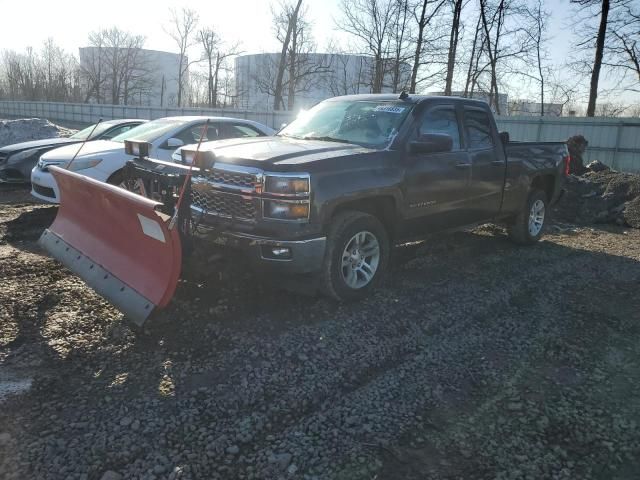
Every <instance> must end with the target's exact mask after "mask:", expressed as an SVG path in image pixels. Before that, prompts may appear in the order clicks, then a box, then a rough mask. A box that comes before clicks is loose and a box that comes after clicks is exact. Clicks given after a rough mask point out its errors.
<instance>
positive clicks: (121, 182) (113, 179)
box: [107, 169, 146, 196]
mask: <svg viewBox="0 0 640 480" xmlns="http://www.w3.org/2000/svg"><path fill="white" fill-rule="evenodd" d="M107 183H109V184H111V185H115V186H116V187H120V188H124V189H125V190H129V191H130V192H133V193H137V194H138V195H142V191H141V190H136V188H135V186H134V185H135V181H134V180H131V179H127V178H126V177H125V174H124V170H123V169H120V170H116V171H115V172H113V173H112V174H111V176H110V177H109V178H108V179H107ZM145 196H146V195H145Z"/></svg>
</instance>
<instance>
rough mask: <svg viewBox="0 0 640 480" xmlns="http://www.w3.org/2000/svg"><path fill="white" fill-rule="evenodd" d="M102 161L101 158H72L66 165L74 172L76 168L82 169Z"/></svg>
mask: <svg viewBox="0 0 640 480" xmlns="http://www.w3.org/2000/svg"><path fill="white" fill-rule="evenodd" d="M101 161H102V159H101V158H91V159H83V160H74V161H73V162H72V163H71V165H70V166H69V167H68V168H69V170H71V171H72V172H76V171H78V170H84V169H86V168H91V167H95V166H96V165H98V164H99V163H100V162H101Z"/></svg>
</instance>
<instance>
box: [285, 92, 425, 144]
mask: <svg viewBox="0 0 640 480" xmlns="http://www.w3.org/2000/svg"><path fill="white" fill-rule="evenodd" d="M412 108H413V105H409V104H407V103H404V102H398V101H391V102H374V101H356V100H344V101H340V100H334V101H325V102H322V103H319V104H318V105H316V106H315V107H313V108H312V109H311V110H309V111H308V112H302V113H301V114H300V115H299V116H298V118H297V119H296V120H294V121H293V122H291V124H289V125H287V126H286V127H285V128H284V129H282V130H281V131H280V133H278V135H280V136H283V137H291V138H299V139H314V140H326V141H333V142H342V143H355V144H357V145H363V146H366V147H372V148H385V147H386V146H388V145H389V143H390V142H391V141H392V140H393V138H394V137H395V136H396V134H397V133H398V130H399V128H400V125H402V122H403V121H404V119H405V118H406V117H407V114H408V113H409V112H410V111H411V109H412Z"/></svg>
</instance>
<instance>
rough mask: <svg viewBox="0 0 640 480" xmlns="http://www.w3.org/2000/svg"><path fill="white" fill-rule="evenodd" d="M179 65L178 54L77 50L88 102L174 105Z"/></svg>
mask: <svg viewBox="0 0 640 480" xmlns="http://www.w3.org/2000/svg"><path fill="white" fill-rule="evenodd" d="M179 62H180V55H178V54H176V53H169V52H161V51H157V50H146V49H131V50H127V49H118V51H117V52H116V51H115V49H113V48H99V47H85V48H80V70H81V81H82V86H83V90H84V91H85V92H87V99H88V101H90V102H96V103H116V104H127V105H145V106H165V107H167V106H169V107H171V106H176V105H177V99H178V65H179ZM114 65H115V66H116V68H113V67H114ZM113 71H118V72H120V73H118V74H117V75H115V76H114V75H113V74H112V73H111V72H113ZM125 72H126V73H125ZM114 79H115V83H114ZM183 85H185V86H186V85H188V76H187V78H185V79H184V81H183ZM184 95H185V98H186V95H187V94H186V88H185V92H184Z"/></svg>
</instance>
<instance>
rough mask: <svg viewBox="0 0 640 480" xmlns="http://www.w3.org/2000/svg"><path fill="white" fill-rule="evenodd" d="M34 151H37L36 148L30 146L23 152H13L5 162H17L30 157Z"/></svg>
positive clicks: (9, 163)
mask: <svg viewBox="0 0 640 480" xmlns="http://www.w3.org/2000/svg"><path fill="white" fill-rule="evenodd" d="M36 153H38V149H37V148H32V149H30V150H25V151H23V152H18V153H14V154H13V155H11V156H10V157H9V159H8V160H7V164H8V165H11V164H13V163H17V162H19V161H21V160H24V159H25V158H29V157H32V156H33V155H35V154H36Z"/></svg>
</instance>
